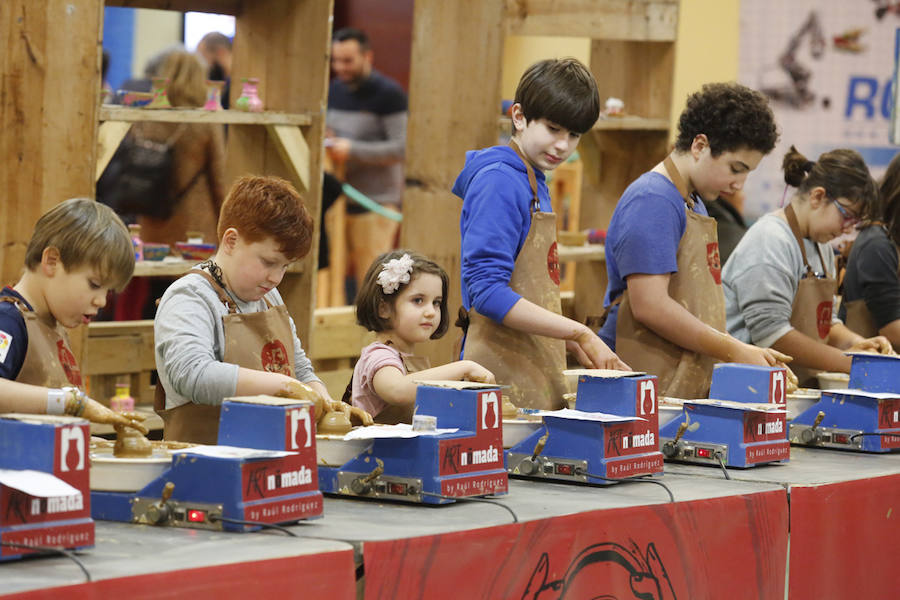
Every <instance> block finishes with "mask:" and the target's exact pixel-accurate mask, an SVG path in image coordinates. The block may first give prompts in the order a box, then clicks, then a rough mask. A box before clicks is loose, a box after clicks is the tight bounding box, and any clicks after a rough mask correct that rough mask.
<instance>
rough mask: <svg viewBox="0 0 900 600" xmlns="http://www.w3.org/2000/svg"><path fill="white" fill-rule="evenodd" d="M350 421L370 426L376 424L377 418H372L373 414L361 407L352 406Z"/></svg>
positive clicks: (354, 423)
mask: <svg viewBox="0 0 900 600" xmlns="http://www.w3.org/2000/svg"><path fill="white" fill-rule="evenodd" d="M350 423H351V424H353V425H362V426H363V427H368V426H369V425H374V424H375V420H374V419H373V418H372V415H370V414H369V413H367V412H366V411H364V410H363V409H361V408H359V407H358V406H351V407H350Z"/></svg>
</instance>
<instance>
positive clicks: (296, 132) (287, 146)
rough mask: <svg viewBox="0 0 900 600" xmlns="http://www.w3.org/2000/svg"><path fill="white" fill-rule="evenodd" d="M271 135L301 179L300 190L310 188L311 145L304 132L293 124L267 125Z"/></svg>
mask: <svg viewBox="0 0 900 600" xmlns="http://www.w3.org/2000/svg"><path fill="white" fill-rule="evenodd" d="M266 130H267V131H268V132H269V137H270V138H271V139H272V141H274V142H275V146H276V147H277V148H278V153H279V154H281V158H282V160H284V164H286V165H287V166H288V168H290V169H291V171H292V172H293V173H294V176H295V177H297V179H298V180H299V181H300V184H301V186H302V189H301V190H300V192H306V191H308V190H309V145H308V144H307V143H306V139H305V138H304V137H303V132H302V131H300V129H298V128H297V127H293V126H291V125H266Z"/></svg>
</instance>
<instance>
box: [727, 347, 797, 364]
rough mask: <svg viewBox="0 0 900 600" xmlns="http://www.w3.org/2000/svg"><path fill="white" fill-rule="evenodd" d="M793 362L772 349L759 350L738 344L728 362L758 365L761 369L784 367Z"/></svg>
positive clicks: (792, 358)
mask: <svg viewBox="0 0 900 600" xmlns="http://www.w3.org/2000/svg"><path fill="white" fill-rule="evenodd" d="M792 360H794V357H792V356H788V355H787V354H782V353H781V352H779V351H778V350H774V349H772V348H760V347H759V346H754V345H752V344H746V343H744V342H738V348H737V351H736V352H734V354H733V355H732V356H730V357H729V360H728V362H735V363H744V364H748V365H759V366H761V367H775V366H782V367H783V366H785V364H786V363H789V362H791V361H792Z"/></svg>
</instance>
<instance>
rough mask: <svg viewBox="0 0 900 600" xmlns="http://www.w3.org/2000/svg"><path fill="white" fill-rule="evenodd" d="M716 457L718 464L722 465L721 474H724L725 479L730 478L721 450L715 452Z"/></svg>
mask: <svg viewBox="0 0 900 600" xmlns="http://www.w3.org/2000/svg"><path fill="white" fill-rule="evenodd" d="M716 459H717V460H718V461H719V466H720V467H722V474H723V475H725V479H728V480H731V475H729V474H728V469H726V468H725V457H724V456H722V453H721V452H716Z"/></svg>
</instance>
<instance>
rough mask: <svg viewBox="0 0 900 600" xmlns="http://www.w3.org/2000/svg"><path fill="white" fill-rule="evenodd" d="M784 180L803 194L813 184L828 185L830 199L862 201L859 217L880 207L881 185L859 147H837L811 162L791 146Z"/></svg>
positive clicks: (812, 186)
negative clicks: (873, 175)
mask: <svg viewBox="0 0 900 600" xmlns="http://www.w3.org/2000/svg"><path fill="white" fill-rule="evenodd" d="M781 168H782V169H784V181H785V183H787V184H788V185H791V186H794V187H795V188H797V191H798V192H800V193H801V194H805V193H808V192H809V191H810V190H811V189H812V188H814V187H822V188H824V189H825V196H826V197H827V198H828V199H829V200H833V201H836V200H837V199H838V198H847V199H848V200H850V202H852V203H853V204H857V203H862V208H861V209H860V211H859V212H860V215H859V216H860V217H861V218H866V217H868V216H869V215H871V214H872V211H873V210H877V204H878V189H877V187H876V186H875V181H874V180H873V179H872V175H871V174H870V173H869V168H868V167H867V166H866V163H865V161H863V159H862V156H860V155H859V153H858V152H857V151H856V150H851V149H849V148H838V149H837V150H831V151H830V152H826V153H825V154H823V155H822V156H820V157H819V160H817V161H816V162H812V161H811V160H808V159H807V158H806V157H805V156H803V154H801V153H800V152H798V151H797V148H795V147H794V146H791V149H790V150H788V152H787V154H785V155H784V160H783V161H782V163H781Z"/></svg>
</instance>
